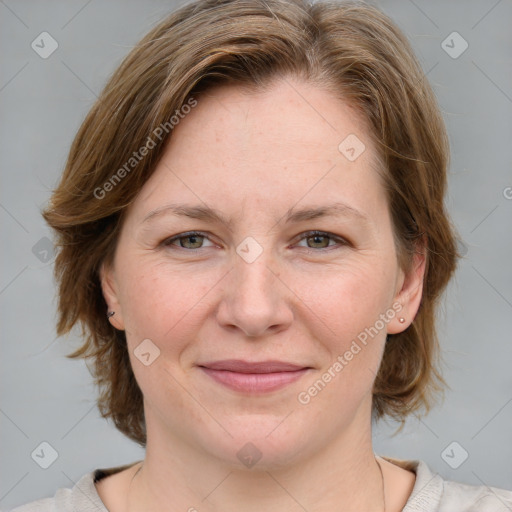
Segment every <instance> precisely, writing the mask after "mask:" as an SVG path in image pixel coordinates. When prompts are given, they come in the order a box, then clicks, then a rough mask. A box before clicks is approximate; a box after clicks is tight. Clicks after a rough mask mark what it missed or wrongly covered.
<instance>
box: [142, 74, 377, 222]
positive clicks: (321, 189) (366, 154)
mask: <svg viewBox="0 0 512 512" xmlns="http://www.w3.org/2000/svg"><path fill="white" fill-rule="evenodd" d="M197 101H198V104H197V106H196V107H195V108H194V109H193V110H192V111H191V112H190V113H189V114H188V115H186V116H184V118H183V119H182V120H180V122H179V124H178V125H177V126H175V127H174V129H173V132H172V134H171V137H170V140H169V142H168V144H167V146H166V149H165V151H164V154H163V155H162V158H161V160H160V162H159V164H158V166H157V169H156V170H155V172H154V174H153V175H152V177H151V178H150V179H149V181H148V182H147V183H146V184H145V186H144V187H143V189H142V191H141V193H140V194H139V197H138V198H137V201H136V205H135V206H136V209H137V210H138V211H139V213H140V215H147V211H148V209H154V208H158V207H160V206H162V205H163V204H165V203H168V202H170V199H172V202H175V200H176V198H177V197H182V198H185V197H187V200H189V199H190V200H194V202H196V203H197V202H198V201H200V202H203V203H206V204H209V205H212V206H214V207H215V208H217V209H218V208H222V207H223V206H225V207H227V206H228V203H229V204H233V203H235V202H237V201H239V202H243V203H244V204H251V203H254V204H257V203H259V205H260V207H270V208H274V207H275V210H276V212H275V213H276V214H279V208H280V207H281V206H285V205H284V203H286V202H290V201H291V202H297V201H299V200H300V199H301V197H304V198H305V199H309V200H310V201H311V202H313V203H319V202H320V203H322V201H324V199H325V200H326V201H329V202H333V201H338V200H343V196H345V198H349V199H350V198H351V200H352V201H355V202H356V203H357V202H358V201H359V202H360V203H367V206H370V205H369V201H371V200H374V201H376V200H377V199H378V196H379V195H382V190H379V185H380V184H379V181H380V179H379V175H378V173H377V172H376V164H377V157H376V153H375V150H374V147H373V144H372V142H371V140H370V134H369V131H368V129H367V128H366V126H365V123H364V122H363V121H362V120H361V118H360V116H358V115H357V114H356V112H355V110H354V109H353V108H351V107H350V106H349V105H348V104H347V103H345V102H343V101H342V100H340V99H339V98H337V97H336V96H335V95H334V94H333V93H332V92H329V91H328V90H327V89H322V88H319V87H317V86H314V85H312V84H309V83H306V82H302V81H298V80H293V79H291V78H282V79H278V80H275V81H274V82H273V83H271V84H270V85H269V86H268V87H266V88H265V89H263V90H256V89H250V90H249V89H247V88H245V87H241V86H237V85H227V86H220V87H216V88H214V89H211V90H208V91H205V92H203V93H202V94H201V95H200V96H199V97H198V98H197ZM380 189H382V186H380ZM362 195H366V200H363V197H361V196H362ZM194 196H195V197H194ZM306 196H307V198H306ZM219 199H220V202H219ZM289 206H290V205H288V206H287V208H289ZM359 206H360V207H361V206H363V204H360V205H359Z"/></svg>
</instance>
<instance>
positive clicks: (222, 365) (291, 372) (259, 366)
mask: <svg viewBox="0 0 512 512" xmlns="http://www.w3.org/2000/svg"><path fill="white" fill-rule="evenodd" d="M199 368H200V369H201V370H202V371H203V372H204V373H206V375H208V376H209V377H211V378H212V379H213V380H215V381H216V382H218V383H220V384H222V385H224V386H226V387H228V388H230V389H232V390H234V391H239V392H242V393H251V394H254V393H265V392H270V391H275V390H277V389H280V388H283V387H285V386H287V385H289V384H292V383H293V382H295V381H297V380H299V379H300V378H301V377H302V376H303V375H304V374H305V373H306V372H307V371H308V370H309V369H310V368H309V367H303V366H298V365H295V364H291V363H285V362H280V361H261V362H254V363H251V362H247V361H241V360H227V361H215V362H212V363H205V364H201V365H199Z"/></svg>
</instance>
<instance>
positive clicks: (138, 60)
mask: <svg viewBox="0 0 512 512" xmlns="http://www.w3.org/2000/svg"><path fill="white" fill-rule="evenodd" d="M279 77H283V78H284V77H296V78H299V79H302V80H305V81H307V82H309V83H312V84H315V85H318V86H321V87H324V88H328V90H330V91H333V92H334V93H335V94H336V96H337V97H339V98H340V99H341V100H343V101H345V102H346V103H347V104H348V105H350V106H351V107H352V108H354V109H356V111H357V112H359V113H360V114H361V117H362V119H364V120H365V121H366V124H367V127H368V131H369V133H368V134H367V135H368V136H369V137H371V139H372V140H373V142H374V144H375V147H376V149H377V153H378V157H379V159H380V162H381V163H382V166H383V177H384V184H385V189H386V193H387V198H388V202H389V208H390V212H391V219H392V225H393V234H394V238H395V244H396V247H397V255H398V262H399V265H400V266H401V268H403V269H404V270H407V269H409V265H410V264H411V261H412V257H411V256H412V255H413V254H414V253H415V252H417V251H418V250H421V251H422V252H424V253H425V257H426V260H427V265H426V271H425V276H424V282H423V296H422V300H421V304H420V308H419V311H418V313H417V315H416V317H415V318H414V320H413V322H412V324H411V325H410V326H409V327H408V328H407V329H406V330H405V331H403V332H401V333H399V334H394V335H388V340H387V343H386V345H385V350H384V354H383V359H382V363H381V366H380V369H379V372H378V375H377V377H376V380H375V383H374V389H373V413H374V417H376V418H380V417H382V416H385V415H387V416H390V417H392V418H394V419H396V420H400V421H401V422H402V424H403V422H404V420H405V418H406V416H407V415H408V414H411V413H416V412H420V411H425V412H427V411H428V410H429V408H430V407H431V405H432V404H433V402H434V399H435V398H436V396H437V395H438V393H439V392H440V391H442V389H443V385H444V381H443V379H442V376H441V373H440V371H439V350H438V349H439V343H438V338H437V336H436V328H435V314H436V311H437V309H438V306H439V299H440V296H441V294H442V292H443V290H444V288H445V287H446V285H447V283H448V281H449V279H450V277H451V276H452V274H453V272H454V270H455V266H456V260H457V250H456V243H455V236H454V230H453V227H452V226H451V223H450V221H449V218H448V216H447V213H446V209H445V205H444V195H445V189H446V185H447V183H446V179H447V177H446V174H447V166H448V161H449V145H448V139H447V135H446V129H445V126H444V122H443V119H442V116H441V114H440V111H439V107H438V105H437V101H436V99H435V96H434V93H433V91H432V89H431V87H430V85H429V83H428V82H427V80H426V78H425V75H424V74H423V72H422V70H421V66H420V65H419V63H418V61H417V60H416V58H415V56H414V53H413V51H412V49H411V47H410V45H409V43H408V41H407V39H406V38H405V36H404V35H403V34H402V32H401V31H400V30H399V29H398V28H397V27H396V26H395V24H394V23H393V22H392V21H391V20H390V19H389V18H388V17H387V16H385V15H384V14H383V13H382V12H380V11H379V10H377V9H376V8H374V7H371V6H368V5H364V4H361V3H357V4H356V3H338V2H335V1H329V0H327V1H322V0H321V1H317V2H312V3H308V2H307V1H306V0H287V1H284V0H283V1H282V0H196V1H193V2H191V3H189V4H186V5H184V6H182V7H181V8H179V9H178V10H176V11H175V12H173V13H172V14H171V15H170V16H168V17H167V18H166V19H165V20H163V21H162V22H160V23H159V24H158V25H157V26H156V27H155V28H153V29H152V30H151V31H150V32H149V33H148V34H147V35H146V36H145V37H144V38H143V39H142V40H141V41H140V43H139V44H138V45H136V47H135V48H134V49H133V50H132V51H131V52H130V53H129V54H128V56H127V57H126V58H125V59H124V61H123V62H122V64H121V65H120V67H119V68H118V69H117V70H116V71H115V72H114V74H113V75H112V77H111V78H110V80H109V81H108V83H107V85H106V86H105V88H104V90H103V92H102V93H101V95H100V96H99V98H98V100H97V101H96V103H95V104H94V105H93V107H92V109H91V110H90V112H89V113H88V115H87V117H86V118H85V120H84V122H83V124H82V126H81V127H80V129H79V131H78V133H77V135H76V138H75V139H74V142H73V143H72V146H71V149H70V153H69V157H68V161H67V164H66V167H65V170H64V172H63V175H62V178H61V181H60V183H59V184H58V186H57V188H56V190H55V191H54V193H53V195H52V197H51V200H50V202H49V205H48V206H47V208H46V210H45V211H44V213H43V215H44V218H45V220H46V221H47V222H48V224H49V225H50V226H51V227H52V228H53V229H54V230H55V231H56V238H57V240H56V245H57V257H56V261H55V276H56V279H57V282H58V287H59V288H58V290H59V291H58V297H59V302H58V310H59V317H58V324H57V333H58V334H59V335H63V334H65V333H67V332H69V331H70V330H71V329H72V328H73V326H75V325H76V324H78V325H80V326H81V327H82V335H83V337H84V343H83V345H82V346H81V347H80V348H79V349H77V350H76V351H74V352H73V353H72V354H70V355H69V356H68V357H83V358H86V359H89V358H91V359H92V362H93V365H92V368H91V371H92V373H93V375H94V377H95V381H96V383H97V385H98V388H99V396H98V407H99V410H100V412H101V414H102V416H103V417H105V418H110V419H112V420H113V422H114V424H115V425H116V427H117V428H118V429H119V430H120V431H121V432H123V433H124V434H125V435H126V436H128V437H129V438H130V439H132V440H134V441H136V442H137V443H139V444H141V445H143V446H144V445H145V443H146V428H145V420H144V410H143V397H142V392H141V390H140V388H139V386H138V384H137V382H136V380H135V377H134V374H133V371H132V368H131V365H130V359H129V354H128V350H127V344H126V337H125V333H124V332H123V331H119V330H116V329H115V328H114V327H113V326H112V325H111V324H110V323H109V321H108V319H107V317H106V308H107V306H106V302H105V300H104V297H103V294H102V289H101V283H100V274H99V273H100V268H101V265H102V264H103V263H111V262H112V257H113V254H114V250H115V247H116V243H117V240H118V235H119V232H120V229H121V226H122V222H123V213H124V212H125V211H126V208H127V206H128V205H130V204H131V203H132V202H133V200H134V199H135V197H136V196H137V194H138V192H139V191H140V189H141V188H142V186H143V185H144V183H145V182H146V181H147V180H148V178H149V177H150V175H151V174H152V172H153V171H154V170H155V167H156V164H157V162H158V160H159V158H160V157H161V155H162V153H163V150H164V149H165V143H166V142H167V140H168V139H169V137H171V136H172V127H173V122H172V119H173V116H179V115H180V113H181V112H182V111H183V110H184V106H185V105H187V104H189V110H190V108H191V107H190V105H191V104H192V101H197V100H195V99H194V98H197V97H200V95H201V93H202V92H204V91H206V90H208V89H210V88H212V87H214V86H216V85H223V84H238V85H241V86H242V85H243V86H248V87H252V88H255V89H256V90H259V89H263V88H265V87H266V86H268V85H269V84H270V83H271V81H272V80H273V79H276V78H279ZM162 127H164V129H162ZM164 131H165V133H164ZM150 142H151V146H150ZM143 147H146V148H147V147H150V148H151V149H150V150H148V151H146V152H145V156H144V157H143V158H140V159H139V158H138V157H137V158H135V156H134V155H138V156H140V152H141V148H143ZM132 157H133V158H135V160H136V161H135V160H134V161H131V163H130V164H129V165H128V166H127V162H129V161H130V158H132ZM132 164H133V165H132ZM123 169H124V171H123ZM118 178H119V179H118ZM121 178H123V179H121ZM107 192H108V193H107Z"/></svg>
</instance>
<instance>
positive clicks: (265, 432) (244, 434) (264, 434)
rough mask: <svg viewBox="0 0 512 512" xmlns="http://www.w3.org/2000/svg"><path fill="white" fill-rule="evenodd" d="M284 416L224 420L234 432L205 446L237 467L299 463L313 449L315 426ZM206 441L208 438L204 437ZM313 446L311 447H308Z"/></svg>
mask: <svg viewBox="0 0 512 512" xmlns="http://www.w3.org/2000/svg"><path fill="white" fill-rule="evenodd" d="M283 418H284V416H281V417H277V416H271V415H246V416H245V417H240V416H238V417H236V418H232V419H231V420H230V421H227V422H223V424H224V425H225V426H226V429H227V430H228V431H229V433H230V434H231V435H232V437H230V436H228V435H223V436H221V437H217V438H216V439H212V441H211V443H209V445H208V446H205V449H206V450H207V451H209V452H210V453H211V454H212V455H213V456H215V457H217V458H219V459H221V460H222V461H223V462H224V463H226V464H228V465H230V466H232V468H233V470H237V471H238V470H251V471H271V470H276V469H280V468H284V467H287V466H290V465H293V464H296V463H297V462H298V461H299V459H301V458H303V457H305V456H306V455H307V452H308V451H313V446H312V445H313V444H315V442H314V440H313V439H312V440H311V441H312V442H311V446H309V445H310V443H308V436H310V435H311V433H312V432H315V429H314V428H313V426H309V428H308V427H306V426H303V427H302V428H300V425H297V424H294V422H287V420H286V419H285V420H284V421H283ZM203 442H204V438H203ZM308 448H309V450H308Z"/></svg>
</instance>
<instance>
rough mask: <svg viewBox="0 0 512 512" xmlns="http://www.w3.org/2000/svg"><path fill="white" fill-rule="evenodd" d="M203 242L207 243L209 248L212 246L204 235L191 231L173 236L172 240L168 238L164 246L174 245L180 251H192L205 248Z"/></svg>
mask: <svg viewBox="0 0 512 512" xmlns="http://www.w3.org/2000/svg"><path fill="white" fill-rule="evenodd" d="M205 242H209V244H210V245H209V246H213V244H212V243H211V242H210V240H208V238H207V237H206V235H205V234H204V233H200V232H197V231H192V232H190V233H181V234H179V235H177V236H173V237H172V238H168V239H167V240H165V241H164V245H167V246H169V245H174V246H177V247H180V248H181V249H191V250H194V249H202V248H203V247H205V245H204V243H205ZM206 247H208V246H206Z"/></svg>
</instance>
